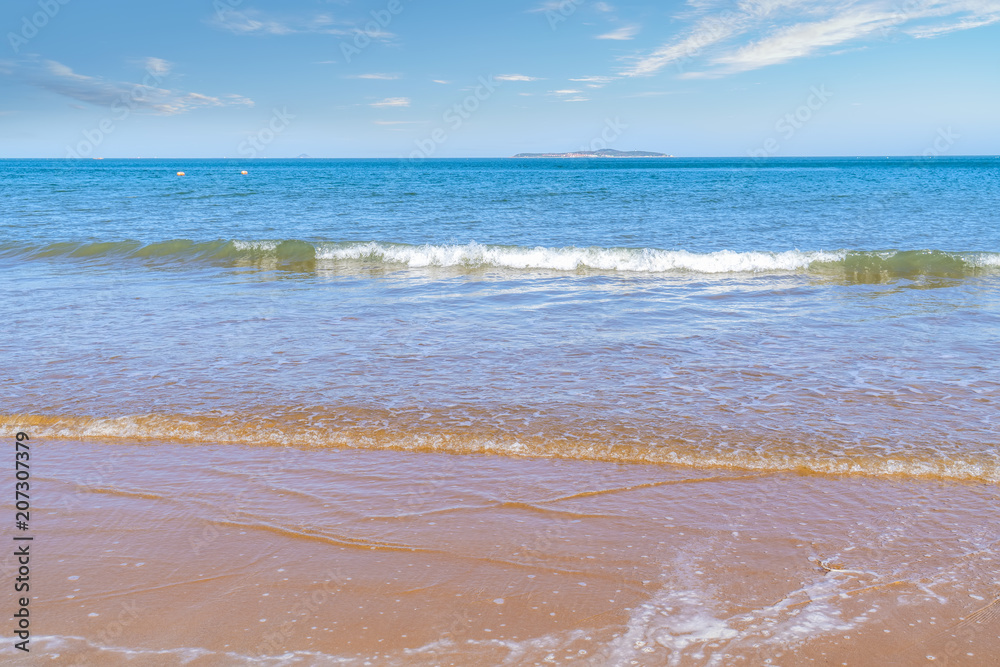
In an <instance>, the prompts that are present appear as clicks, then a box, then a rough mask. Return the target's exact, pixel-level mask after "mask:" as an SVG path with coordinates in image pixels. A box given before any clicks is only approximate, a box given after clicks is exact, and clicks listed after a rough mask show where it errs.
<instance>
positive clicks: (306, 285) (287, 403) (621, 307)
mask: <svg viewBox="0 0 1000 667" xmlns="http://www.w3.org/2000/svg"><path fill="white" fill-rule="evenodd" d="M241 170H247V171H248V172H249V173H248V174H247V175H241V174H240V171H241ZM178 171H184V172H185V174H186V175H185V176H177V175H176V173H177V172H178ZM998 203H1000V159H997V158H995V157H977V158H942V159H933V160H924V159H917V158H913V159H905V158H893V159H884V158H883V159H874V158H863V159H787V160H767V161H754V160H737V159H731V160H727V159H699V160H693V159H670V160H664V159H660V160H641V159H635V160H621V161H619V160H512V159H507V160H486V159H483V160H427V161H422V162H401V161H393V160H266V161H265V160H259V161H251V162H247V163H241V162H239V161H235V160H186V161H180V160H103V161H96V160H90V161H69V160H3V161H0V227H2V238H0V256H2V257H3V260H4V261H3V265H2V268H0V275H2V277H0V303H2V306H0V316H2V318H3V321H4V323H5V331H8V332H9V333H8V334H6V335H5V336H4V338H3V341H2V342H0V362H2V368H3V378H4V379H3V385H2V388H0V405H2V406H3V408H2V410H0V412H2V414H3V415H4V417H3V419H4V420H5V422H6V423H14V422H17V423H23V422H25V420H27V421H28V422H31V423H34V424H36V428H37V429H40V430H39V431H38V432H39V433H52V434H56V433H58V434H61V435H63V436H70V437H86V438H98V439H115V438H123V437H129V438H161V439H162V438H176V439H178V440H181V441H185V442H206V443H209V442H210V443H215V442H245V443H251V444H262V445H270V444H278V443H285V442H288V441H289V440H292V441H295V442H297V443H300V444H303V445H311V446H317V447H327V446H356V447H375V448H389V449H435V450H441V451H453V452H458V453H462V452H482V451H487V452H495V453H500V454H505V455H515V456H520V455H539V456H565V457H571V458H600V459H610V460H625V461H648V462H673V463H679V464H682V465H705V464H711V465H723V466H730V467H737V468H751V469H789V468H804V469H808V470H813V471H816V472H830V473H862V474H873V475H904V476H931V477H945V478H953V479H975V480H985V481H990V482H996V481H998V480H1000V458H998V455H997V448H996V445H997V437H996V433H997V417H996V414H997V410H996V406H997V405H998V399H1000V373H998V372H997V371H996V369H995V361H994V357H995V354H996V350H997V349H1000V348H998V343H1000V340H998V339H1000V212H998Z"/></svg>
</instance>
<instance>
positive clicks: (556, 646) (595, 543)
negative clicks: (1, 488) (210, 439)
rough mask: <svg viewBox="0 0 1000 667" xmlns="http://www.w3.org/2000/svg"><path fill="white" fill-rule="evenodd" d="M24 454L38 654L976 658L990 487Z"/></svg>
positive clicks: (568, 467) (388, 461) (577, 467)
mask: <svg viewBox="0 0 1000 667" xmlns="http://www.w3.org/2000/svg"><path fill="white" fill-rule="evenodd" d="M39 454H40V456H41V457H42V459H43V460H44V461H45V469H46V479H44V480H40V482H39V483H40V484H44V486H45V488H46V496H45V498H46V500H45V502H44V505H43V506H41V507H40V508H39V509H40V511H41V514H40V524H39V525H40V526H44V528H40V530H42V531H43V532H44V533H45V535H46V542H47V549H48V553H47V556H46V560H45V568H46V569H45V571H44V573H43V574H44V576H41V574H40V577H39V579H40V581H42V582H43V583H42V584H41V585H40V586H39V588H38V593H37V596H38V597H37V609H38V617H37V621H36V622H37V624H38V628H39V632H40V634H41V635H44V637H42V638H40V639H39V640H38V642H37V646H38V651H39V652H40V653H44V654H46V655H48V656H49V657H52V658H53V659H52V660H51V661H50V662H52V664H57V665H58V664H66V665H69V664H73V665H88V664H92V665H117V664H135V663H136V662H139V663H141V664H149V665H160V664H162V665H173V664H181V663H184V662H185V661H188V662H187V663H185V664H205V665H211V664H228V663H232V662H241V661H246V660H247V659H249V658H252V659H254V660H255V663H254V664H264V665H286V664H303V665H307V664H308V665H323V664H338V665H343V664H346V665H366V664H371V665H374V664H378V665H473V664H477V665H478V664H483V665H485V664H510V665H534V664H540V665H542V664H568V663H575V664H590V665H631V664H635V665H739V664H746V665H760V664H824V665H825V664H842V663H844V664H849V665H855V664H899V665H910V664H921V663H923V662H925V661H927V660H928V658H929V657H934V658H936V659H938V660H939V661H941V662H938V663H936V664H949V665H982V664H988V663H987V662H984V661H986V660H988V659H990V658H989V656H993V655H996V654H997V652H998V651H1000V641H998V639H997V630H998V627H1000V626H998V622H1000V614H998V608H1000V601H998V598H1000V582H998V581H997V578H996V558H997V557H998V555H1000V554H998V552H1000V529H998V528H997V526H996V522H995V520H994V519H993V518H994V517H995V516H996V515H997V511H998V510H1000V499H998V497H997V493H996V489H995V487H994V486H992V485H983V484H975V483H947V482H940V481H914V480H907V481H898V480H897V481H894V480H891V479H873V478H851V477H847V478H843V477H840V478H838V477H827V476H814V475H800V474H795V473H790V472H777V473H747V472H740V471H727V470H718V469H715V470H712V469H690V468H675V467H670V466H665V465H623V464H614V463H606V462H588V461H569V460H544V459H510V458H504V457H491V456H480V455H463V456H455V455H444V454H426V453H407V452H378V451H355V450H323V451H316V450H299V449H295V448H251V447H244V446H239V445H220V446H212V445H204V444H203V445H198V446H186V445H181V444H170V443H162V442H161V443H153V444H142V445H139V444H127V443H115V444H100V443H96V442H87V443H79V442H74V441H50V442H45V443H44V444H43V445H41V446H40V447H39ZM5 565H7V566H9V563H5ZM833 657H836V660H835V661H832V658H833ZM768 660H770V661H771V663H768V662H767V661H768Z"/></svg>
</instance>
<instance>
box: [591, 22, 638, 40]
mask: <svg viewBox="0 0 1000 667" xmlns="http://www.w3.org/2000/svg"><path fill="white" fill-rule="evenodd" d="M638 32H639V26H638V25H624V26H622V27H620V28H616V29H614V30H612V31H611V32H606V33H604V34H603V35H597V36H596V37H595V38H594V39H620V40H628V39H632V38H634V37H635V36H636V33H638Z"/></svg>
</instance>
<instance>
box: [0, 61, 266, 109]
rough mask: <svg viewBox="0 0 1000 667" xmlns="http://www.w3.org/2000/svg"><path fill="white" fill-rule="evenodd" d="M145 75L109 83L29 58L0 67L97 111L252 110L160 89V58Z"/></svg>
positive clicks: (234, 101) (228, 100)
mask: <svg viewBox="0 0 1000 667" xmlns="http://www.w3.org/2000/svg"><path fill="white" fill-rule="evenodd" d="M143 63H144V64H145V67H146V74H145V76H144V77H143V78H142V80H141V81H139V82H137V83H131V82H127V81H109V80H107V79H104V78H102V77H98V76H88V75H86V74H79V73H77V72H75V71H73V69H72V68H70V67H69V66H67V65H64V64H63V63H60V62H57V61H55V60H42V59H38V58H28V59H24V60H21V61H18V62H6V63H0V72H2V73H4V74H6V75H8V76H13V77H15V78H17V79H19V80H21V81H22V82H24V83H26V84H28V85H31V86H34V87H36V88H40V89H42V90H46V91H49V92H51V93H55V94H57V95H62V96H63V97H69V98H71V99H74V100H77V101H79V102H84V103H87V104H92V105H94V106H100V107H111V106H114V105H123V106H127V107H128V108H129V109H133V110H145V111H149V112H151V113H155V114H162V115H175V114H179V113H184V112H186V111H191V110H192V109H197V108H200V107H222V106H234V105H236V106H241V105H246V106H253V100H251V99H249V98H247V97H243V96H242V95H233V94H230V95H222V96H218V97H216V96H211V95H203V94H202V93H195V92H185V91H181V90H173V89H169V88H163V87H161V85H162V79H163V78H164V77H166V76H167V75H168V74H169V73H170V71H171V69H172V66H171V64H170V63H169V62H167V61H166V60H163V59H162V58H146V59H145V60H144V61H143Z"/></svg>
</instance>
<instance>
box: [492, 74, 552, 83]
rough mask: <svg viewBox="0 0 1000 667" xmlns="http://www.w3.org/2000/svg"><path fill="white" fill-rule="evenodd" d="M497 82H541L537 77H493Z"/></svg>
mask: <svg viewBox="0 0 1000 667" xmlns="http://www.w3.org/2000/svg"><path fill="white" fill-rule="evenodd" d="M493 78H494V79H496V80H497V81H541V80H542V79H540V78H538V77H537V76H526V75H524V74H498V75H496V76H495V77H493Z"/></svg>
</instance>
